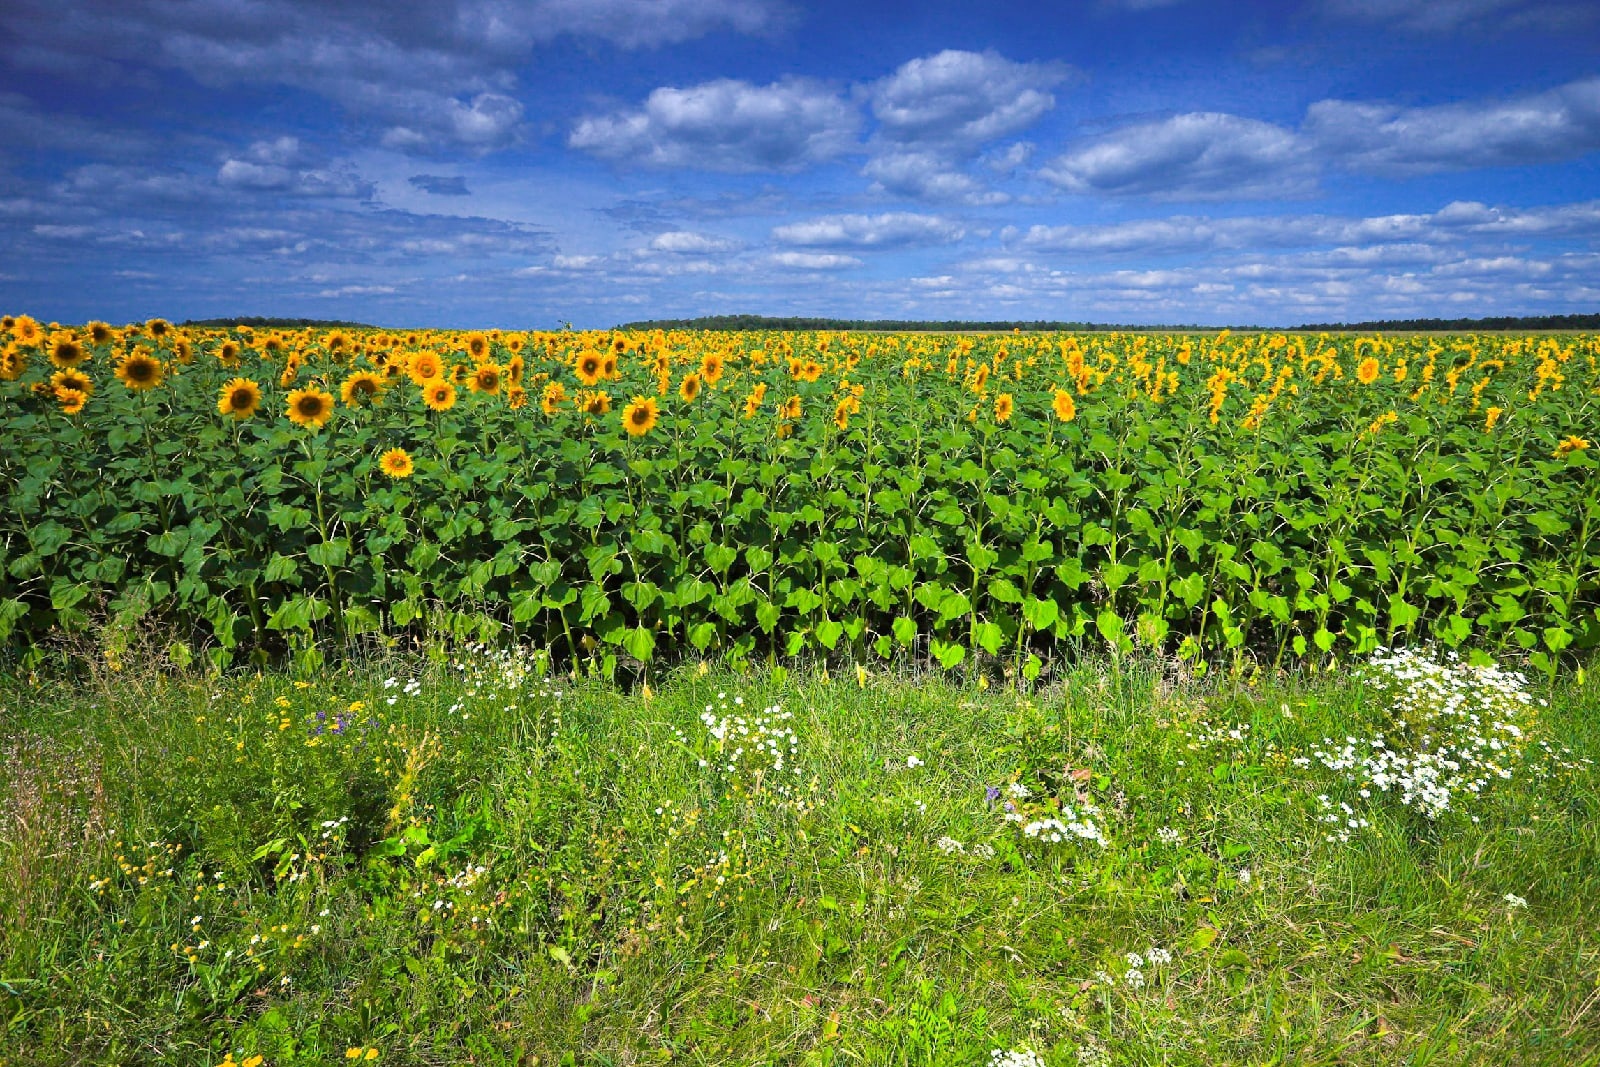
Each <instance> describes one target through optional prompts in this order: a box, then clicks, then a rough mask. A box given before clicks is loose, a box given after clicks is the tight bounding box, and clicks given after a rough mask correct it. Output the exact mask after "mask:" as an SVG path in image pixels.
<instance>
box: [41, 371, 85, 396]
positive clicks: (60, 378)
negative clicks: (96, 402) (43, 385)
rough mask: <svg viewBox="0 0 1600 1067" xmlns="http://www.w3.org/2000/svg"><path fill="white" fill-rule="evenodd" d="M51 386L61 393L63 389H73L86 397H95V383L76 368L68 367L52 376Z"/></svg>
mask: <svg viewBox="0 0 1600 1067" xmlns="http://www.w3.org/2000/svg"><path fill="white" fill-rule="evenodd" d="M50 384H51V385H53V386H55V387H56V390H57V391H58V392H59V391H60V390H62V389H72V390H74V391H76V392H79V393H82V394H83V395H84V396H93V395H94V382H93V381H92V380H90V378H89V376H88V375H87V374H85V373H83V371H81V370H79V369H78V368H76V367H67V368H65V369H64V370H58V371H56V372H55V373H54V374H52V375H50Z"/></svg>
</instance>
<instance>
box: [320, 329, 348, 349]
mask: <svg viewBox="0 0 1600 1067" xmlns="http://www.w3.org/2000/svg"><path fill="white" fill-rule="evenodd" d="M322 344H323V346H324V347H326V348H327V350H328V351H329V352H330V353H334V354H337V353H340V352H343V351H345V350H346V349H348V348H349V347H350V338H349V337H347V336H345V335H344V334H343V333H340V332H339V331H338V330H335V331H333V332H332V333H330V334H329V335H328V336H327V337H325V338H323V340H322Z"/></svg>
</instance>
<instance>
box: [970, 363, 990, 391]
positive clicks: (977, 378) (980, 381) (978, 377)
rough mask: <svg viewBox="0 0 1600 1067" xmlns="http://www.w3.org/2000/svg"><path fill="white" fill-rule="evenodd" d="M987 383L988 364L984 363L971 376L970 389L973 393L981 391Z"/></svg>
mask: <svg viewBox="0 0 1600 1067" xmlns="http://www.w3.org/2000/svg"><path fill="white" fill-rule="evenodd" d="M988 384H989V364H987V363H985V364H983V365H982V366H980V367H979V368H978V372H977V373H976V374H974V375H973V376H972V385H971V387H970V388H971V389H972V391H973V392H974V393H981V392H983V390H984V387H985V386H987V385H988Z"/></svg>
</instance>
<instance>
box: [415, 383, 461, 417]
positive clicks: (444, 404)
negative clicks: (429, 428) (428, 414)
mask: <svg viewBox="0 0 1600 1067" xmlns="http://www.w3.org/2000/svg"><path fill="white" fill-rule="evenodd" d="M422 402H423V403H424V404H426V405H428V408H429V409H430V410H432V411H449V410H450V409H451V408H453V407H455V406H456V387H455V386H453V385H451V384H450V383H449V382H447V381H445V380H444V379H443V378H439V379H436V380H434V381H431V382H429V383H428V384H427V385H424V386H423V387H422Z"/></svg>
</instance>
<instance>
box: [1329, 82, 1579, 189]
mask: <svg viewBox="0 0 1600 1067" xmlns="http://www.w3.org/2000/svg"><path fill="white" fill-rule="evenodd" d="M1302 133H1303V134H1304V135H1305V136H1306V137H1308V138H1309V139H1311V141H1313V142H1314V143H1315V144H1316V146H1317V148H1318V150H1319V151H1321V152H1323V153H1324V154H1326V155H1327V156H1328V157H1329V158H1331V159H1335V160H1337V161H1339V163H1340V164H1341V165H1342V166H1346V167H1349V168H1351V169H1353V170H1362V171H1369V172H1372V173H1377V174H1384V175H1390V176H1407V175H1414V174H1427V173H1432V172H1435V171H1443V170H1463V169H1468V168H1474V167H1501V166H1518V165H1523V164H1530V163H1551V162H1557V161H1560V160H1565V159H1575V158H1577V157H1579V156H1582V155H1585V154H1587V153H1589V152H1592V151H1594V150H1595V149H1597V148H1600V78H1587V79H1584V80H1581V81H1575V82H1571V83H1569V84H1567V85H1563V86H1561V87H1559V88H1556V89H1552V90H1550V91H1548V92H1543V93H1536V94H1533V95H1530V96H1523V97H1518V98H1514V99H1510V100H1497V101H1469V102H1464V103H1457V104H1443V105H1438V106H1434V107H1398V106H1395V105H1391V104H1381V103H1363V102H1352V101H1343V100H1323V101H1320V102H1318V103H1315V104H1312V105H1311V107H1310V108H1309V109H1308V110H1307V112H1306V121H1305V123H1304V125H1303V126H1302Z"/></svg>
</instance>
